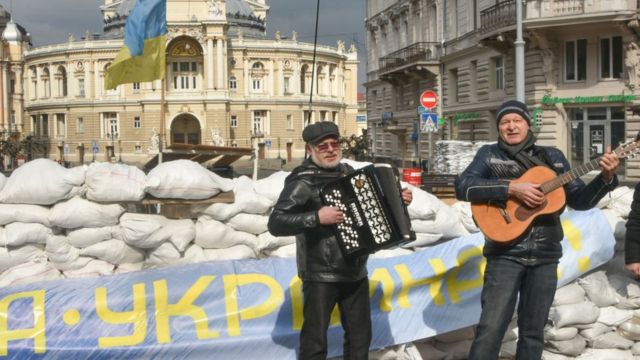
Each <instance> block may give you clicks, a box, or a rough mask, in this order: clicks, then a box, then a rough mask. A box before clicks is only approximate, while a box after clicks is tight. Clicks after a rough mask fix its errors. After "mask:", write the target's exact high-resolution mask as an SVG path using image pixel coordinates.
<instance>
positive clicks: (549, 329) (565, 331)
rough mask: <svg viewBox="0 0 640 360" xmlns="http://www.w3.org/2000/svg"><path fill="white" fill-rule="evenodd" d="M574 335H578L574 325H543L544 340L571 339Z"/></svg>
mask: <svg viewBox="0 0 640 360" xmlns="http://www.w3.org/2000/svg"><path fill="white" fill-rule="evenodd" d="M576 335H578V329H577V328H574V327H563V328H556V327H553V326H545V328H544V338H545V340H553V341H565V340H571V339H573V338H574V337H576Z"/></svg>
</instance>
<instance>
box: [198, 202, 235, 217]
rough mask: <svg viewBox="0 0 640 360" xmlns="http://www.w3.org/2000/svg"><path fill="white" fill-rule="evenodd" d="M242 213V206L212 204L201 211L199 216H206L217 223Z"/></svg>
mask: <svg viewBox="0 0 640 360" xmlns="http://www.w3.org/2000/svg"><path fill="white" fill-rule="evenodd" d="M240 212H242V206H240V205H238V204H236V203H230V204H226V203H214V204H211V205H210V206H209V207H207V208H205V209H204V210H202V211H201V212H200V213H199V215H206V216H208V217H210V218H212V219H214V220H217V221H227V220H229V219H231V218H232V217H233V216H235V215H237V214H239V213H240Z"/></svg>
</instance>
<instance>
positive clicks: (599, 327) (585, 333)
mask: <svg viewBox="0 0 640 360" xmlns="http://www.w3.org/2000/svg"><path fill="white" fill-rule="evenodd" d="M611 331H613V328H612V327H611V326H609V325H605V324H603V323H600V322H596V323H594V324H593V326H592V327H590V328H588V329H583V330H580V335H581V336H582V337H583V338H585V339H587V340H589V341H591V340H593V339H595V338H596V337H598V336H600V335H602V334H606V333H608V332H611Z"/></svg>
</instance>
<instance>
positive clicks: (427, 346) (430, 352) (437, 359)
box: [413, 340, 447, 360]
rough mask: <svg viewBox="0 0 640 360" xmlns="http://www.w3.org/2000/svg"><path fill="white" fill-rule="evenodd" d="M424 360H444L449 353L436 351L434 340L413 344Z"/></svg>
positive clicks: (419, 341)
mask: <svg viewBox="0 0 640 360" xmlns="http://www.w3.org/2000/svg"><path fill="white" fill-rule="evenodd" d="M413 344H414V345H415V347H416V348H417V349H418V352H419V353H420V356H422V359H423V360H444V359H445V358H446V357H447V353H446V352H444V351H440V350H438V349H436V347H435V346H434V345H433V341H432V340H426V341H425V340H418V341H415V342H414V343H413Z"/></svg>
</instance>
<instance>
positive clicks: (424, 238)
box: [401, 233, 442, 248]
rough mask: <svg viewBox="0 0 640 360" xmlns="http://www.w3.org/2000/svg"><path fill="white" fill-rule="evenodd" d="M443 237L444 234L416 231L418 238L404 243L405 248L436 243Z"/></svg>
mask: <svg viewBox="0 0 640 360" xmlns="http://www.w3.org/2000/svg"><path fill="white" fill-rule="evenodd" d="M440 239H442V234H429V233H416V239H415V240H413V241H411V242H408V243H406V244H402V245H401V246H402V247H403V248H420V247H425V246H430V245H433V244H436V243H437V242H438V241H440Z"/></svg>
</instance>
